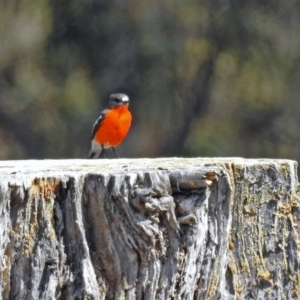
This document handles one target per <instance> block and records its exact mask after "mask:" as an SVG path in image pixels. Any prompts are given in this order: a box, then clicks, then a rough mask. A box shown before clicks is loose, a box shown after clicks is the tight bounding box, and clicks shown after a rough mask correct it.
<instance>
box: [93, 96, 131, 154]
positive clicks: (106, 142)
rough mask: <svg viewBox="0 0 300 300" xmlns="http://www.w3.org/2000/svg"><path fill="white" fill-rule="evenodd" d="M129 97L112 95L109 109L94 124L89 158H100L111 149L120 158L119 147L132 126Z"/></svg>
mask: <svg viewBox="0 0 300 300" xmlns="http://www.w3.org/2000/svg"><path fill="white" fill-rule="evenodd" d="M128 106H129V97H128V96H127V95H125V94H121V93H118V94H112V95H110V97H109V102H108V108H107V109H105V110H103V111H102V112H101V114H100V116H99V118H98V119H97V121H96V122H95V124H94V127H93V133H92V146H91V151H90V153H89V156H88V157H89V158H98V157H99V156H100V154H101V152H102V151H104V152H103V154H104V157H106V156H105V149H108V148H111V149H112V150H113V151H114V153H115V154H116V156H117V157H118V158H120V157H119V155H118V153H117V152H116V149H115V147H117V146H118V145H119V144H120V143H121V142H122V141H123V140H124V138H125V137H126V135H127V133H128V131H129V128H130V125H131V119H132V116H131V113H130V111H129V110H128Z"/></svg>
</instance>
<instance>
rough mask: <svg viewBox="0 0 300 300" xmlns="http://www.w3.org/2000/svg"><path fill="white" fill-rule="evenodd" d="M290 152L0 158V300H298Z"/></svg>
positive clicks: (296, 203)
mask: <svg viewBox="0 0 300 300" xmlns="http://www.w3.org/2000/svg"><path fill="white" fill-rule="evenodd" d="M296 167H297V165H296V162H293V161H288V160H244V159H241V158H231V159H229V158H228V159H225V158H224V159H213V158H211V159H200V158H194V159H179V158H168V159H156V160H150V159H143V160H142V159H141V160H98V161H96V162H95V161H86V160H66V161H11V162H9V161H8V162H1V163H0V213H1V214H0V223H1V226H0V246H1V247H0V258H1V273H0V283H1V298H0V299H299V298H300V284H299V282H300V273H299V251H298V249H299V246H300V245H299V217H300V210H299V202H300V201H299V187H298V179H297V173H296Z"/></svg>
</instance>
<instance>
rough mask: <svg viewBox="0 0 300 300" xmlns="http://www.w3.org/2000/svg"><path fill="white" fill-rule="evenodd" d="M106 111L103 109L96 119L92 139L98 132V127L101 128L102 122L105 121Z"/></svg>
mask: <svg viewBox="0 0 300 300" xmlns="http://www.w3.org/2000/svg"><path fill="white" fill-rule="evenodd" d="M107 112H108V109H104V110H103V111H102V112H101V114H100V116H99V117H98V119H97V120H96V122H95V124H94V127H93V133H92V139H93V138H94V136H95V134H96V132H97V131H98V129H99V127H100V126H101V123H102V121H103V120H104V119H105V117H106V115H107Z"/></svg>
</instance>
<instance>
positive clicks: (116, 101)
mask: <svg viewBox="0 0 300 300" xmlns="http://www.w3.org/2000/svg"><path fill="white" fill-rule="evenodd" d="M121 105H127V106H128V105H129V97H128V96H127V95H125V94H122V93H118V94H112V95H110V97H109V102H108V106H109V107H118V106H121Z"/></svg>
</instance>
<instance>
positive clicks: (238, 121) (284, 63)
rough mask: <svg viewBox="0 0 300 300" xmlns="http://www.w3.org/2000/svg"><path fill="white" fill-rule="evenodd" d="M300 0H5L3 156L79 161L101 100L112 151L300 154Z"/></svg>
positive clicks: (0, 99) (0, 100)
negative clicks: (121, 109)
mask: <svg viewBox="0 0 300 300" xmlns="http://www.w3.org/2000/svg"><path fill="white" fill-rule="evenodd" d="M299 28H300V2H299V1H296V0H295V1H293V0H289V1H272V0H262V1H256V0H239V1H236V0H227V1H217V0H210V1H204V0H186V1H178V0H173V1H169V0H166V1H155V0H154V1H143V0H125V1H124V0H114V1H100V0H64V1H61V0H51V1H50V0H48V1H45V0H2V1H1V3H0V145H1V147H0V159H25V158H85V157H86V156H87V154H88V152H89V147H90V136H91V131H92V126H93V123H94V121H95V120H96V118H97V117H98V115H99V113H100V111H101V110H102V109H103V108H104V107H105V106H106V104H107V102H108V97H109V95H110V94H111V93H114V92H123V93H126V94H128V95H129V97H130V99H131V111H132V113H133V116H134V119H133V124H132V128H131V131H130V133H129V135H128V137H127V138H126V140H125V141H124V143H123V144H122V145H121V146H120V147H119V148H118V152H119V154H120V156H121V157H159V156H243V157H270V158H291V159H297V160H300V151H299V149H300V139H299V131H300V130H299V129H300V118H299V111H300V99H299V98H300V84H299V83H300V82H299V81H300V80H299V79H300V63H299V60H300V34H299Z"/></svg>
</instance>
